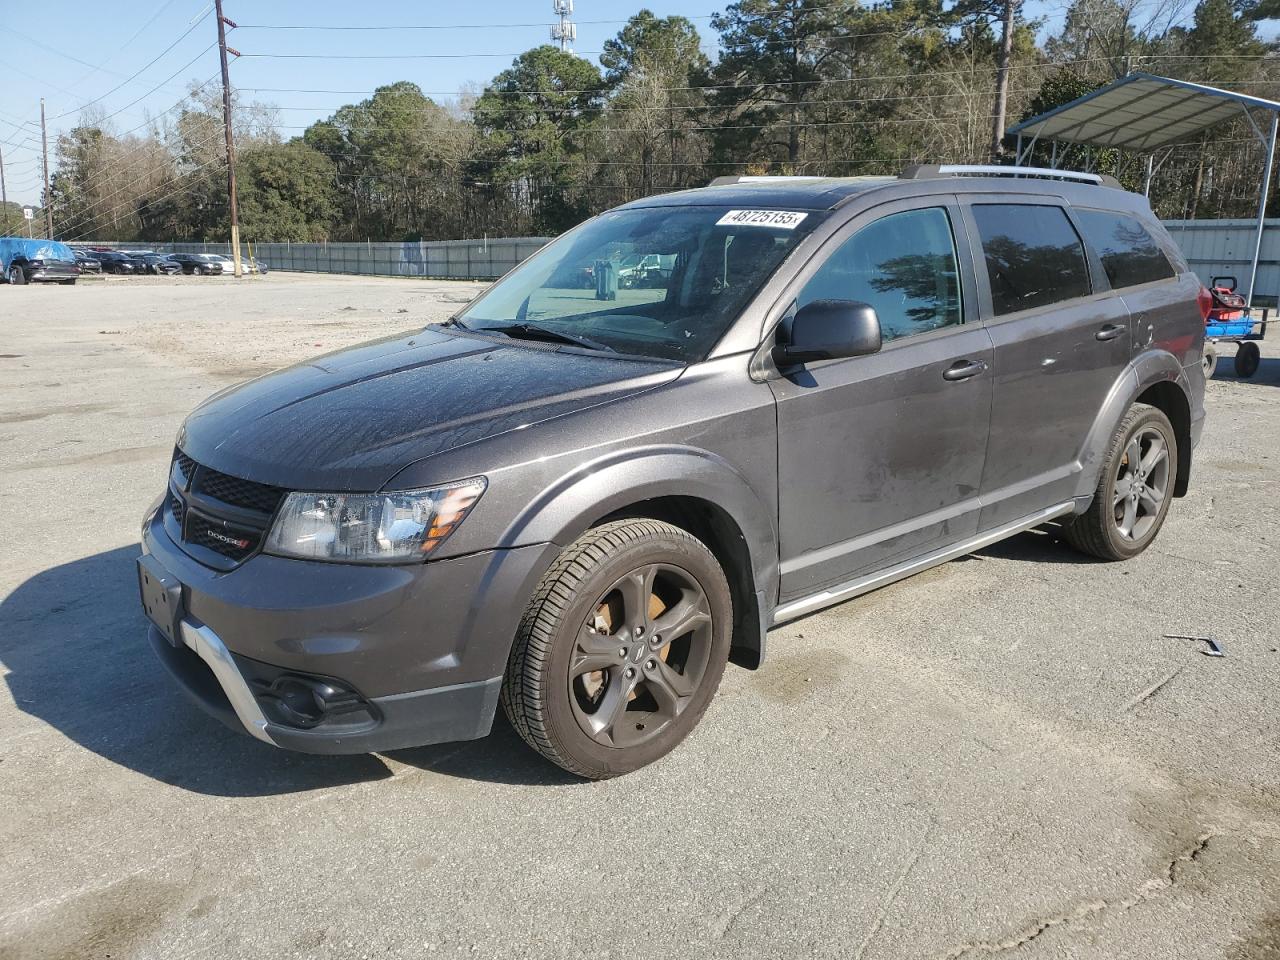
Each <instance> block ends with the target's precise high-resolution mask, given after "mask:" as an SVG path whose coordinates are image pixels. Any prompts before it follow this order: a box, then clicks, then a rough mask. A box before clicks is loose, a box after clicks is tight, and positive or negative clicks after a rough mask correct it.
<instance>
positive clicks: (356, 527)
mask: <svg viewBox="0 0 1280 960" xmlns="http://www.w3.org/2000/svg"><path fill="white" fill-rule="evenodd" d="M486 485H487V484H486V481H485V479H484V477H475V478H473V479H471V480H462V481H460V482H458V483H450V484H447V485H445V486H443V487H433V488H432V489H430V490H398V491H394V492H391V493H291V494H289V496H288V497H286V498H285V501H284V506H283V507H281V508H280V514H279V515H278V516H277V517H276V522H275V524H274V525H273V526H272V527H271V535H270V536H269V537H268V538H267V545H266V547H265V548H264V549H265V550H266V552H267V553H274V554H276V555H277V556H281V557H297V558H299V559H302V560H335V561H339V562H342V563H412V562H413V561H415V560H424V559H426V557H427V555H428V554H430V553H431V551H432V550H434V549H435V548H436V547H438V546H439V545H440V544H441V543H443V542H444V539H445V538H446V537H447V536H449V534H451V533H452V532H453V530H454V528H455V527H457V526H458V524H460V523H461V522H462V521H463V519H464V518H465V517H466V515H467V514H468V513H470V512H471V508H472V507H474V506H475V504H476V501H477V500H479V499H480V494H482V493H484V489H485V486H486Z"/></svg>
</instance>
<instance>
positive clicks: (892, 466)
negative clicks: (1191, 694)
mask: <svg viewBox="0 0 1280 960" xmlns="http://www.w3.org/2000/svg"><path fill="white" fill-rule="evenodd" d="M1049 173H1051V174H1052V176H1051V177H1047V178H1046V177H1039V176H1038V175H1037V171H1035V170H1034V169H1024V168H1017V167H998V168H996V167H959V168H949V167H942V168H939V167H921V168H913V169H909V170H907V171H904V173H903V175H902V176H901V177H852V178H848V179H836V178H832V179H827V178H820V177H796V178H788V177H784V178H775V177H765V178H751V177H747V178H741V179H740V178H736V177H733V178H725V179H724V180H722V181H718V182H717V183H715V184H713V185H711V186H710V187H707V188H704V189H700V190H687V191H682V192H680V193H673V194H667V195H665V196H652V197H647V198H645V199H642V200H637V201H635V202H633V203H629V204H627V205H626V206H623V207H620V208H617V209H614V210H611V211H609V212H607V213H604V214H602V215H600V216H598V217H595V218H593V219H591V220H588V221H587V222H586V223H584V224H582V225H581V226H580V227H578V228H576V229H574V230H571V231H569V232H567V233H565V234H563V235H561V236H560V237H559V238H558V239H556V240H555V241H554V242H552V243H550V244H549V245H547V246H545V247H543V248H542V249H541V250H539V251H538V252H537V253H535V254H534V255H533V256H532V257H530V258H529V259H527V260H525V261H524V262H523V263H522V264H520V266H518V267H517V268H516V269H514V270H512V271H511V272H510V273H508V274H507V275H506V276H505V277H504V278H503V279H501V280H499V281H498V282H497V283H496V284H494V285H493V286H491V287H489V288H488V289H487V290H486V291H485V293H484V294H482V295H481V296H480V297H479V298H478V299H477V300H475V301H473V302H472V303H470V304H469V305H467V306H466V307H465V308H463V309H460V310H459V311H458V313H457V314H456V315H455V316H454V317H452V318H450V320H448V321H446V322H444V323H439V324H433V325H431V326H428V327H426V328H425V329H421V330H416V331H413V332H410V333H407V334H405V335H404V336H401V337H395V338H388V339H384V340H380V341H374V342H372V343H367V344H363V345H361V346H358V347H354V348H351V349H349V350H347V351H345V352H342V353H336V354H329V355H327V356H326V357H324V358H323V359H322V360H320V361H315V360H312V361H308V362H304V363H302V364H299V365H297V366H294V367H291V368H288V369H285V370H279V371H276V372H275V373H272V374H268V375H267V376H266V377H263V378H260V379H257V380H253V381H250V382H249V383H247V384H244V385H242V386H240V387H237V388H232V389H231V390H224V391H222V392H220V393H218V394H216V395H214V396H213V397H212V398H211V399H209V400H207V401H205V403H204V404H202V405H201V406H200V407H199V408H197V409H196V411H195V412H194V413H193V414H192V415H191V416H190V417H188V418H187V420H186V422H185V423H184V424H183V426H182V428H181V429H180V430H179V431H178V436H177V440H176V446H175V450H174V455H173V459H172V461H171V463H170V465H169V470H168V472H167V475H166V478H165V483H164V484H163V485H162V487H161V490H158V491H157V493H159V494H160V495H159V496H158V497H157V498H156V500H155V502H154V503H153V504H152V506H151V508H150V510H149V511H148V512H147V515H146V518H145V520H144V523H143V530H142V540H143V556H142V557H141V558H140V559H139V577H138V579H139V585H140V589H141V595H142V600H143V606H144V608H145V610H146V612H147V614H148V616H149V618H150V620H151V623H152V626H151V629H150V642H151V645H152V646H153V647H154V649H155V650H156V653H157V655H158V656H159V657H160V659H161V660H162V661H163V663H164V664H165V665H166V666H167V668H168V669H169V670H170V671H171V672H172V673H173V675H174V676H175V678H176V679H177V680H178V682H179V683H180V684H181V685H182V686H184V687H185V688H186V689H187V692H188V693H189V694H190V695H191V697H192V698H193V699H194V700H196V701H197V702H198V703H199V704H200V705H201V706H203V707H204V708H205V709H207V710H208V711H209V712H210V713H212V714H214V715H215V716H218V717H221V718H222V719H224V720H226V721H227V722H228V723H229V724H230V725H232V726H239V727H240V728H241V729H243V730H244V731H245V732H246V733H247V734H249V735H252V736H254V737H257V738H258V739H259V740H262V741H265V742H267V743H272V744H275V745H277V746H281V747H288V748H291V749H296V750H303V751H309V752H315V753H357V752H369V751H383V750H393V749H397V748H402V747H408V746H416V745H420V744H427V743H437V742H441V741H447V740H466V739H472V738H477V737H482V736H484V735H486V734H487V733H488V732H489V730H490V726H491V724H492V722H493V720H494V715H495V711H496V710H497V709H498V708H499V705H500V704H501V707H502V709H504V710H505V712H506V714H507V717H508V719H509V720H510V721H511V724H512V726H514V728H515V729H516V731H517V732H518V733H519V734H520V736H521V737H522V738H523V739H524V740H525V741H526V742H528V744H529V745H530V746H531V747H533V748H534V749H535V750H537V751H539V752H540V753H542V754H543V755H544V756H545V757H547V758H548V759H549V760H551V761H553V762H555V763H557V764H560V765H561V766H562V767H564V768H566V769H567V770H570V771H573V772H574V773H576V774H579V775H581V776H584V777H596V778H603V777H611V776H616V775H617V774H621V773H626V772H627V771H629V770H635V769H637V768H638V767H641V766H643V765H645V764H647V763H650V762H652V761H654V760H656V759H657V758H659V757H661V756H662V755H663V754H665V753H667V752H668V751H669V750H671V749H672V748H673V747H675V746H676V744H678V743H679V742H680V741H681V739H682V738H684V736H685V735H686V734H688V733H689V732H690V731H691V730H692V729H693V728H694V726H695V725H696V724H697V722H698V720H699V718H700V717H701V716H702V714H703V712H704V711H705V710H706V709H707V706H708V704H709V703H710V702H711V699H712V696H713V695H714V693H715V690H716V687H717V686H718V685H719V683H720V679H721V676H722V674H723V672H724V670H725V665H726V664H727V663H728V662H730V661H732V662H734V663H737V664H740V665H742V666H746V667H749V668H755V667H758V666H760V664H761V661H762V660H763V659H764V656H765V653H766V645H765V633H766V631H767V630H768V629H769V628H770V627H773V626H777V625H779V624H783V623H786V622H789V621H792V620H795V619H797V618H799V617H803V616H806V615H808V614H810V613H813V612H815V611H817V610H821V609H823V608H824V607H827V606H830V605H832V604H835V603H839V602H842V601H845V600H849V599H851V598H853V597H857V596H860V595H862V594H864V593H866V592H868V591H870V590H874V589H876V588H878V587H881V586H884V585H885V584H888V583H891V582H893V581H895V580H899V579H902V578H903V577H907V576H910V575H912V574H914V573H917V572H919V571H922V570H924V569H927V568H929V567H931V566H934V565H937V564H940V563H944V562H946V561H948V560H951V559H954V558H956V557H960V556H964V555H966V554H968V553H971V552H973V551H975V550H978V549H981V548H983V547H986V546H989V545H991V544H993V543H995V542H997V541H999V540H1003V539H1005V538H1007V537H1010V536H1013V535H1014V534H1016V533H1018V532H1020V531H1023V530H1029V529H1032V528H1035V527H1039V526H1041V525H1042V524H1046V523H1048V522H1050V521H1053V522H1055V523H1056V524H1057V527H1056V529H1057V533H1058V535H1059V536H1060V537H1062V538H1063V539H1064V540H1065V541H1066V542H1067V543H1069V544H1070V545H1071V546H1073V547H1075V548H1077V549H1078V550H1080V551H1082V552H1083V553H1085V554H1088V555H1090V556H1093V557H1095V558H1099V559H1103V560H1125V559H1128V558H1131V557H1135V556H1137V555H1138V554H1140V553H1142V552H1143V551H1144V550H1145V549H1147V547H1149V546H1150V545H1151V543H1152V542H1153V541H1154V540H1155V538H1156V536H1157V535H1158V534H1159V532H1160V529H1161V526H1162V524H1163V523H1164V521H1165V518H1166V516H1167V514H1168V512H1169V509H1170V506H1171V504H1173V503H1174V501H1175V498H1177V497H1182V496H1184V495H1185V494H1186V493H1187V490H1188V483H1189V480H1190V477H1191V473H1192V447H1193V446H1194V445H1195V443H1196V441H1197V440H1198V439H1199V437H1200V434H1201V431H1202V427H1203V422H1204V402H1203V401H1204V388H1205V381H1204V371H1203V368H1202V366H1201V359H1200V358H1201V350H1202V346H1203V342H1204V333H1205V325H1204V321H1205V316H1206V315H1207V313H1208V310H1209V304H1210V302H1211V301H1210V298H1209V295H1208V292H1207V291H1205V290H1204V289H1203V288H1202V287H1201V284H1200V281H1199V280H1198V279H1197V277H1196V275H1195V274H1194V273H1193V272H1192V270H1191V268H1190V266H1189V265H1188V264H1187V261H1186V259H1185V257H1183V256H1182V254H1181V253H1180V252H1179V251H1178V247H1177V245H1176V244H1175V243H1174V242H1173V240H1172V238H1171V237H1170V236H1169V234H1168V232H1167V231H1166V230H1165V229H1164V227H1163V226H1161V224H1160V222H1159V220H1157V219H1156V218H1155V215H1154V214H1153V213H1152V210H1151V207H1150V205H1149V204H1148V202H1147V200H1146V198H1145V197H1143V196H1142V195H1140V194H1133V193H1129V192H1126V191H1124V190H1122V189H1119V184H1118V183H1117V182H1116V181H1114V180H1112V179H1111V178H1109V177H1101V176H1099V175H1096V174H1088V173H1084V174H1079V173H1072V172H1069V171H1063V170H1054V171H1049ZM633 255H634V256H636V257H637V258H638V259H637V261H636V262H637V265H639V264H641V263H643V262H644V260H645V258H647V257H650V256H653V257H656V258H657V260H658V269H657V270H655V271H652V272H651V273H650V275H649V276H648V277H647V279H646V281H645V284H646V285H644V286H636V287H633V288H629V289H626V290H625V291H619V290H617V289H616V288H614V289H613V290H606V288H605V286H604V285H603V282H602V284H601V285H598V286H597V289H596V290H594V291H591V290H586V289H582V288H581V286H580V279H579V276H580V270H581V265H582V264H585V263H606V262H608V263H612V262H613V261H615V260H620V259H621V258H622V257H630V256H633ZM664 264H668V265H669V272H665V271H666V270H667V269H668V267H667V266H664ZM597 272H599V271H597ZM609 272H610V273H612V272H613V268H612V267H611V268H610V269H609ZM664 272H665V273H664ZM562 284H563V285H562ZM609 292H612V293H614V294H615V296H612V297H610V296H607V295H606V294H607V293H609ZM157 479H158V478H157ZM1044 539H1045V540H1047V539H1048V538H1047V537H1046V538H1044ZM1048 549H1049V548H1047V547H1036V548H1035V551H1033V552H1040V551H1045V550H1048ZM1161 564H1165V566H1164V567H1160V565H1161ZM1057 566H1061V565H1057ZM1160 570H1164V571H1166V572H1168V571H1173V568H1172V567H1170V566H1168V565H1167V561H1166V560H1164V558H1162V557H1159V556H1157V557H1152V558H1150V559H1149V561H1148V563H1147V564H1146V565H1144V566H1143V567H1139V568H1136V569H1135V570H1133V571H1132V572H1133V573H1134V576H1133V577H1132V579H1133V580H1135V581H1141V580H1142V579H1143V577H1144V576H1152V575H1154V574H1153V573H1152V571H1157V572H1158V571H1160ZM1047 575H1048V576H1052V575H1053V569H1052V567H1050V568H1047ZM1168 575H1170V576H1174V575H1176V574H1175V573H1172V572H1170V573H1169V574H1168ZM1114 579H1115V580H1117V581H1118V579H1119V578H1118V577H1116V578H1114ZM1141 589H1142V585H1141V583H1135V584H1134V586H1133V590H1135V591H1138V592H1140V591H1141ZM1051 607H1054V597H1053V594H1052V591H1045V592H1044V593H1043V594H1041V595H1040V596H1038V597H1036V598H1035V599H1034V601H1029V602H1028V604H1027V616H1029V617H1035V616H1044V617H1067V616H1070V613H1071V611H1069V610H1068V609H1066V608H1065V607H1063V606H1061V605H1058V606H1057V608H1056V609H1052V610H1051V609H1050V608H1051ZM1041 608H1043V609H1041ZM871 615H872V616H873V615H874V614H871ZM940 629H945V624H942V625H941V626H940ZM770 642H772V641H770ZM991 669H992V670H993V671H995V670H999V669H1000V665H999V659H998V658H995V659H993V660H992V666H991ZM1099 682H1105V681H1101V680H1100V681H1099ZM1116 695H1117V696H1119V695H1120V691H1118V690H1117V691H1116ZM721 719H722V720H726V718H724V717H722V718H721ZM749 753H750V750H749V748H747V749H745V750H744V756H747V755H748V754H749Z"/></svg>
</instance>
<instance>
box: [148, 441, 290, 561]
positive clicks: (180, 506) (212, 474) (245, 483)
mask: <svg viewBox="0 0 1280 960" xmlns="http://www.w3.org/2000/svg"><path fill="white" fill-rule="evenodd" d="M287 492H288V491H286V490H282V489H281V488H280V487H273V486H270V485H268V484H265V483H256V482H254V481H252V480H244V479H241V478H240V477H233V476H231V475H230V474H226V473H221V472H219V471H217V470H214V469H212V468H211V467H206V466H203V465H201V464H199V463H197V462H196V461H195V460H193V459H192V458H191V457H189V456H187V455H186V454H185V453H183V452H182V451H181V450H175V451H174V456H173V470H172V471H171V472H170V486H169V497H168V508H169V513H170V514H171V515H172V517H173V521H174V524H175V527H176V529H175V527H171V528H170V531H171V533H176V534H177V535H178V536H179V537H180V539H181V542H182V544H183V545H184V546H189V547H191V548H194V549H189V550H188V551H187V552H188V553H190V554H191V555H192V556H194V557H195V558H196V559H198V560H201V561H202V562H203V563H206V564H208V565H210V566H215V567H227V566H228V564H226V563H225V562H224V561H220V560H217V559H216V558H214V557H211V556H209V553H206V552H205V551H210V552H212V553H215V554H217V555H218V556H219V557H223V558H225V559H226V560H230V561H232V563H231V564H230V565H234V564H236V563H239V562H240V561H242V560H245V559H247V558H248V557H249V556H250V555H251V554H253V553H254V552H256V551H257V549H258V547H259V545H260V544H261V543H262V541H263V539H264V538H265V537H266V535H267V530H268V528H269V527H270V526H271V517H272V515H273V514H274V513H275V511H276V507H278V506H279V505H280V501H281V499H282V498H283V497H284V496H285V495H286V493H287ZM166 523H167V521H166Z"/></svg>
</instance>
